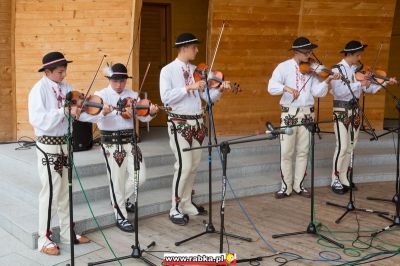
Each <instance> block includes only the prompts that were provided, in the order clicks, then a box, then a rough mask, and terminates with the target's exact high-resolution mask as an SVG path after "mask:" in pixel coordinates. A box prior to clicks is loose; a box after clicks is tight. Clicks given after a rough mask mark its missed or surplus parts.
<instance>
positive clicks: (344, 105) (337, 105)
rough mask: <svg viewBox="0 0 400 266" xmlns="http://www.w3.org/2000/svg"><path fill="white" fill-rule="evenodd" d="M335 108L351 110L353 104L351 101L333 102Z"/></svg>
mask: <svg viewBox="0 0 400 266" xmlns="http://www.w3.org/2000/svg"><path fill="white" fill-rule="evenodd" d="M357 102H358V101H357ZM333 107H334V108H344V109H351V108H352V107H353V106H352V105H351V103H350V102H349V101H340V100H333Z"/></svg>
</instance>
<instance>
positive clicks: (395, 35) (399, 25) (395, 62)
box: [385, 1, 400, 119]
mask: <svg viewBox="0 0 400 266" xmlns="http://www.w3.org/2000/svg"><path fill="white" fill-rule="evenodd" d="M387 72H388V75H389V76H390V77H397V80H399V81H400V1H397V4H396V11H395V16H394V19H393V31H392V38H391V40H390V57H389V68H388V71H387ZM389 90H390V92H391V93H393V94H395V95H396V96H397V97H400V90H399V87H398V86H392V87H389ZM385 102H386V104H385V118H389V119H397V118H398V115H399V114H398V112H397V109H396V104H395V101H394V100H393V99H392V97H391V96H390V95H389V93H387V94H386V101H385Z"/></svg>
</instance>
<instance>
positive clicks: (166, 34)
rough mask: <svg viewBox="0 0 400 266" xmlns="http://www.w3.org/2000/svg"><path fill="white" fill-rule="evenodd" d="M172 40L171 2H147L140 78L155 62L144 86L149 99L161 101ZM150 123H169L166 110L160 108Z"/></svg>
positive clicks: (141, 34)
mask: <svg viewBox="0 0 400 266" xmlns="http://www.w3.org/2000/svg"><path fill="white" fill-rule="evenodd" d="M170 43H171V42H170V5H169V4H152V3H144V4H143V8H142V18H141V29H140V52H139V54H140V55H139V73H140V74H139V75H140V82H141V81H142V80H143V76H144V73H145V71H146V68H147V65H148V63H149V62H150V63H151V65H150V69H149V72H148V74H147V78H146V80H145V82H144V84H143V87H142V96H143V94H144V93H145V92H147V97H148V99H150V100H151V101H152V103H156V104H160V105H161V99H160V90H159V78H160V71H161V68H162V67H163V66H165V65H166V64H167V63H168V62H169V61H170V57H171V56H170V50H171V47H170ZM150 125H152V126H166V125H167V115H166V114H165V112H163V111H160V113H159V114H158V115H157V117H155V118H154V119H153V120H152V121H151V122H150Z"/></svg>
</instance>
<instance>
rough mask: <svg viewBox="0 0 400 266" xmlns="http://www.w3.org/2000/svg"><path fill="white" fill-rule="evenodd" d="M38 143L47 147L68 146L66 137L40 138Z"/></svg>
mask: <svg viewBox="0 0 400 266" xmlns="http://www.w3.org/2000/svg"><path fill="white" fill-rule="evenodd" d="M37 142H39V143H42V144H46V145H63V144H66V143H67V141H66V138H65V136H39V137H37Z"/></svg>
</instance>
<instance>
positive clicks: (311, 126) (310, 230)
mask: <svg viewBox="0 0 400 266" xmlns="http://www.w3.org/2000/svg"><path fill="white" fill-rule="evenodd" d="M331 122H332V121H321V122H310V123H305V124H300V125H296V126H303V125H304V126H305V127H306V128H307V129H308V130H309V131H310V134H311V203H310V205H311V210H310V223H309V224H308V226H307V228H306V230H305V231H298V232H293V233H284V234H276V235H272V238H280V237H286V236H293V235H303V234H311V235H315V236H318V237H321V238H323V239H324V240H326V241H328V242H329V243H332V244H334V245H335V246H338V247H340V248H344V245H343V244H341V243H338V242H336V241H335V240H333V239H330V238H328V237H327V236H324V235H322V234H320V233H319V232H318V229H317V227H319V226H321V224H317V225H316V224H315V222H314V150H315V133H316V128H317V124H318V123H331Z"/></svg>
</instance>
